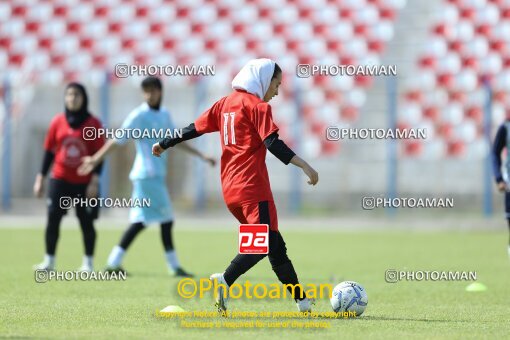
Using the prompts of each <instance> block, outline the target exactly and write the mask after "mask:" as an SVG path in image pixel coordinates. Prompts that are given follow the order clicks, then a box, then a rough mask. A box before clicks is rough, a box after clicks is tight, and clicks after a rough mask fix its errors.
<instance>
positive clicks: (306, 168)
mask: <svg viewBox="0 0 510 340" xmlns="http://www.w3.org/2000/svg"><path fill="white" fill-rule="evenodd" d="M290 163H291V164H294V165H295V166H297V167H298V168H301V169H303V172H304V173H305V174H306V175H307V176H308V178H309V179H310V180H309V181H308V184H311V185H315V184H317V182H319V173H318V172H317V171H315V169H314V168H312V167H311V166H310V164H308V163H307V162H306V161H305V160H303V159H302V158H301V157H299V156H298V155H294V157H292V159H291V160H290Z"/></svg>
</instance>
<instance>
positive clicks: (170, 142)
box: [152, 123, 202, 157]
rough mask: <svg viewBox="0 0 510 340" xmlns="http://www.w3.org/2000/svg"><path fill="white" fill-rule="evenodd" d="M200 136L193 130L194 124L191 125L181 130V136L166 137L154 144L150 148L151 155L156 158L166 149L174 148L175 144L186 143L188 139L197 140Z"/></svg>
mask: <svg viewBox="0 0 510 340" xmlns="http://www.w3.org/2000/svg"><path fill="white" fill-rule="evenodd" d="M201 135H202V134H201V133H198V132H197V129H196V128H195V123H191V124H190V125H188V126H187V127H185V128H184V129H182V134H181V136H175V137H167V138H165V139H163V140H162V141H160V142H158V143H154V145H153V146H152V154H153V155H154V156H156V157H159V156H161V154H162V153H163V152H165V150H166V149H168V148H170V147H173V146H176V145H177V144H179V143H182V142H184V141H187V140H189V139H193V138H197V137H199V136H201Z"/></svg>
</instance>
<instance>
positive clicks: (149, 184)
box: [78, 77, 215, 276]
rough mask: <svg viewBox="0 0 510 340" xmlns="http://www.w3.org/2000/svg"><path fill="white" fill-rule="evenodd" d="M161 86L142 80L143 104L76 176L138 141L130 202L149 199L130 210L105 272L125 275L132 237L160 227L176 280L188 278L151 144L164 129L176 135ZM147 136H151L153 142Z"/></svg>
mask: <svg viewBox="0 0 510 340" xmlns="http://www.w3.org/2000/svg"><path fill="white" fill-rule="evenodd" d="M162 89H163V86H162V84H161V81H160V80H159V79H158V78H156V77H148V78H145V79H144V80H143V82H142V90H143V96H144V99H145V102H144V103H143V104H141V105H140V106H139V107H137V108H136V109H134V110H133V111H132V112H131V113H130V114H129V115H128V116H127V118H126V120H125V121H124V123H123V124H122V127H121V131H122V133H118V135H119V137H120V138H116V139H113V140H110V141H108V142H107V143H106V144H105V145H104V147H102V148H101V149H100V150H99V151H98V152H96V153H95V154H94V155H93V156H89V157H84V158H83V161H82V164H81V166H80V168H79V170H78V172H79V173H82V174H88V173H90V172H91V171H92V170H93V169H94V168H95V167H96V166H97V165H99V164H100V163H101V161H102V160H103V159H104V158H105V156H106V155H107V154H108V153H109V152H110V151H111V150H113V149H114V148H115V146H117V145H123V144H125V143H126V142H127V141H128V139H129V138H128V137H141V138H137V139H135V145H136V157H135V161H134V163H133V167H132V169H131V172H130V174H129V179H130V180H131V181H132V183H133V193H132V196H131V197H132V198H133V201H135V199H136V200H139V201H140V202H141V201H142V199H149V200H150V204H149V206H148V207H147V206H143V207H133V208H131V210H130V212H129V219H130V222H131V225H130V226H129V228H128V229H127V230H126V231H125V232H124V234H123V235H122V238H121V240H120V243H119V244H118V245H116V246H115V247H114V248H113V250H112V251H111V253H110V256H109V257H108V264H107V268H106V269H107V270H109V271H124V269H122V259H123V257H124V254H125V253H126V250H127V249H128V247H129V246H130V245H131V243H132V242H133V240H134V239H135V237H136V236H137V235H138V234H139V233H140V231H142V230H143V229H144V228H145V226H146V225H147V224H150V223H159V224H160V225H161V239H162V241H163V246H164V249H165V253H166V260H167V264H168V267H169V269H170V271H171V272H173V273H174V274H175V275H176V276H191V274H189V273H187V272H186V271H185V270H184V269H183V268H182V267H181V265H180V263H179V260H178V258H177V254H176V252H175V249H174V245H173V240H172V227H173V221H174V215H173V208H172V201H171V200H170V195H169V194H168V190H167V187H166V183H165V178H166V173H167V159H166V158H164V157H162V158H156V157H153V156H152V144H154V143H155V142H157V141H158V138H157V135H156V134H158V133H162V132H161V131H160V129H161V128H162V127H163V128H164V129H165V131H164V132H163V133H172V134H174V133H177V130H176V129H175V125H174V124H173V122H172V119H171V117H170V113H169V112H168V111H167V110H166V109H165V108H162V107H161V99H162ZM149 135H154V137H155V138H153V137H152V136H149ZM182 149H183V150H185V151H187V152H189V153H190V154H192V155H196V156H198V157H200V158H202V159H203V160H204V161H206V162H208V163H210V164H211V165H212V166H214V165H215V160H214V159H212V158H210V157H207V156H205V155H204V154H202V153H201V152H200V151H198V150H197V149H195V148H193V147H191V146H189V145H186V144H185V145H184V147H183V148H182Z"/></svg>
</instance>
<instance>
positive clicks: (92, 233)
mask: <svg viewBox="0 0 510 340" xmlns="http://www.w3.org/2000/svg"><path fill="white" fill-rule="evenodd" d="M78 219H79V221H80V227H81V231H82V234H83V243H84V245H85V255H87V256H92V255H94V246H95V244H96V230H95V229H94V222H93V219H92V215H88V214H87V215H84V216H80V217H78Z"/></svg>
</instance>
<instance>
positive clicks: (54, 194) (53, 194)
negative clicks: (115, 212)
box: [48, 178, 99, 219]
mask: <svg viewBox="0 0 510 340" xmlns="http://www.w3.org/2000/svg"><path fill="white" fill-rule="evenodd" d="M87 186H88V184H72V183H69V182H66V181H63V180H61V179H55V178H50V183H49V188H48V213H49V214H50V215H51V214H58V215H62V216H63V215H65V214H67V210H70V208H69V204H67V203H68V198H69V199H73V198H76V197H80V198H85V197H86V196H87V195H86V191H87ZM76 216H78V217H82V216H83V217H85V216H88V217H90V218H92V219H96V218H98V217H99V206H97V205H96V206H95V207H85V206H81V205H78V206H76Z"/></svg>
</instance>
